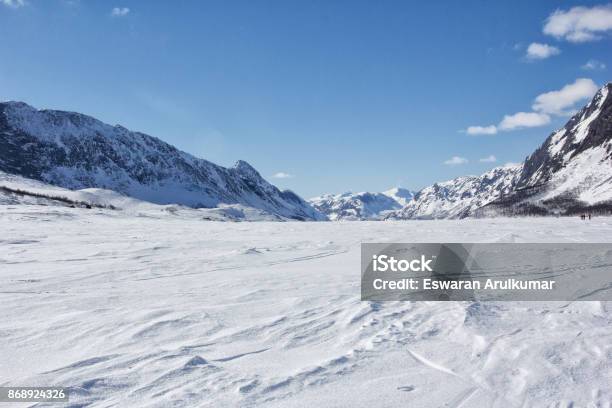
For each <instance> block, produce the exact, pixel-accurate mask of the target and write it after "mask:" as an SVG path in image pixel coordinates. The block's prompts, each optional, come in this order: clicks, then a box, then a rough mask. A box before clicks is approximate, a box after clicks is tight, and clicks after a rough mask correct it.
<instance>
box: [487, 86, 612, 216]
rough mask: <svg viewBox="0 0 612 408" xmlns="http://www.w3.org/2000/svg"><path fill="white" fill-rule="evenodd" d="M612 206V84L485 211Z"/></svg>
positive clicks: (555, 210)
mask: <svg viewBox="0 0 612 408" xmlns="http://www.w3.org/2000/svg"><path fill="white" fill-rule="evenodd" d="M611 210H612V83H608V84H606V85H605V86H604V87H602V88H601V89H600V90H599V91H598V92H597V94H596V95H595V96H594V97H593V99H592V100H591V101H590V102H589V103H588V104H587V105H586V106H585V107H584V108H582V109H581V110H580V111H579V112H578V113H577V114H576V115H574V116H573V117H572V118H571V119H570V120H569V121H568V122H567V124H566V125H565V126H564V127H563V128H561V129H559V130H557V131H556V132H553V133H552V134H551V135H550V136H549V137H548V138H547V139H546V140H545V141H544V143H542V145H541V146H540V147H539V148H538V149H537V150H536V151H535V152H534V153H533V154H531V155H530V156H529V157H527V159H526V160H525V163H524V165H523V171H522V172H521V175H520V177H519V179H518V181H517V183H516V186H515V188H514V189H513V191H512V192H511V194H508V195H505V196H504V197H502V198H500V199H498V200H495V201H494V202H491V203H489V204H488V205H487V206H486V207H484V208H483V209H481V210H479V211H478V214H479V215H486V216H490V215H499V214H503V215H515V214H520V215H523V214H542V215H545V214H568V215H570V214H576V213H580V212H603V213H609V212H610V211H611Z"/></svg>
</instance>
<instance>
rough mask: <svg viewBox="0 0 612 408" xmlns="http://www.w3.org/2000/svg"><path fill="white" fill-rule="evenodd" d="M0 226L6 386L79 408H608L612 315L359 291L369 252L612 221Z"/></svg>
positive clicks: (584, 308)
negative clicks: (384, 245)
mask: <svg viewBox="0 0 612 408" xmlns="http://www.w3.org/2000/svg"><path fill="white" fill-rule="evenodd" d="M0 225H1V226H2V236H1V237H0V276H1V277H2V279H1V280H0V305H1V310H2V311H3V312H4V313H3V314H2V319H0V334H1V335H0V354H1V356H2V361H1V364H0V384H1V385H3V386H9V385H10V386H24V385H29V386H34V385H40V386H43V385H47V386H48V385H56V386H65V387H70V389H71V401H70V405H69V406H72V407H77V406H87V407H91V408H98V407H136V408H137V407H159V408H161V407H169V406H172V407H211V408H212V407H214V408H219V407H266V408H268V407H283V408H292V407H381V406H384V407H402V406H403V407H411V408H430V407H462V408H481V407H505V408H506V407H508V408H510V407H544V406H546V407H570V406H573V407H606V406H609V403H610V401H612V389H611V387H610V378H612V304H611V303H610V302H569V303H568V302H500V303H495V302H487V303H479V302H362V301H360V286H359V283H360V282H359V281H360V273H359V271H360V243H361V242H364V241H372V240H377V241H379V242H609V241H610V239H611V237H612V219H610V218H597V217H596V218H594V219H592V220H591V221H590V222H588V221H580V220H579V219H578V218H576V217H574V218H553V217H547V218H543V217H542V218H513V219H505V218H500V219H473V220H462V221H453V220H438V221H431V220H429V221H412V222H367V221H364V222H359V223H356V222H351V223H349V222H347V223H331V222H327V223H321V222H309V223H303V222H288V223H278V222H274V223H268V222H260V223H217V222H204V221H198V220H195V219H193V218H191V217H182V216H180V215H179V216H175V217H158V218H155V217H149V216H135V215H130V214H126V213H125V212H121V211H113V210H109V209H91V210H88V209H83V208H68V207H50V206H35V205H4V206H2V205H0ZM55 405H57V404H54V405H53V406H55ZM15 406H21V405H20V404H15ZM27 406H31V404H27ZM37 406H38V405H37ZM40 406H51V405H44V404H40Z"/></svg>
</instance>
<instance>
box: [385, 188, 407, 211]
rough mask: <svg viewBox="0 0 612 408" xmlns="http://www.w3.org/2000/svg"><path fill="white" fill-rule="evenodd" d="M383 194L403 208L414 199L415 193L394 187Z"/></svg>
mask: <svg viewBox="0 0 612 408" xmlns="http://www.w3.org/2000/svg"><path fill="white" fill-rule="evenodd" d="M382 193H383V194H384V195H386V196H388V197H391V198H392V199H394V200H395V201H397V202H398V203H400V204H401V205H402V206H404V205H406V204H408V202H409V201H410V200H412V198H413V197H414V191H410V190H408V189H407V188H403V187H394V188H392V189H389V190H387V191H383V192H382Z"/></svg>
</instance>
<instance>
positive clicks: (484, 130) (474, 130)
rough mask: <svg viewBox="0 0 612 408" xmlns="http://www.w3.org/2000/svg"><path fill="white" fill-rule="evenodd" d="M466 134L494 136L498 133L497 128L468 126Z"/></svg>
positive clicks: (491, 126) (493, 126)
mask: <svg viewBox="0 0 612 408" xmlns="http://www.w3.org/2000/svg"><path fill="white" fill-rule="evenodd" d="M465 132H466V133H467V134H468V135H494V134H496V133H497V126H495V125H490V126H468V128H467V129H466V130H465Z"/></svg>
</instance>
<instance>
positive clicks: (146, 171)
mask: <svg viewBox="0 0 612 408" xmlns="http://www.w3.org/2000/svg"><path fill="white" fill-rule="evenodd" d="M0 172H4V175H3V176H2V177H0V182H1V181H3V180H13V181H14V178H11V177H12V175H17V176H20V177H22V178H23V180H35V181H37V182H39V183H46V184H48V185H51V186H57V187H62V188H64V189H69V190H87V189H92V188H93V189H105V190H112V191H114V192H117V193H120V195H125V196H129V197H132V198H134V199H138V200H141V201H142V202H150V203H155V204H158V205H162V206H163V205H170V204H180V205H182V206H186V207H191V208H200V209H201V208H204V209H221V208H222V209H223V210H222V211H221V215H222V216H221V218H223V217H225V216H226V215H227V214H234V216H235V218H236V219H249V217H251V215H252V214H256V217H255V219H279V220H291V219H293V220H325V219H329V220H409V219H437V218H466V217H484V216H500V215H502V216H513V215H572V214H576V213H584V212H601V213H610V212H611V210H612V83H608V84H606V85H605V86H603V87H602V88H601V89H600V90H599V91H598V92H597V93H596V95H595V96H594V97H593V98H592V100H591V101H590V102H589V103H588V104H587V105H586V106H585V107H584V108H582V109H581V110H580V111H579V112H577V113H576V114H575V115H574V116H572V117H571V118H570V119H569V121H568V122H567V123H566V124H565V126H564V127H563V128H561V129H559V130H557V131H555V132H553V133H552V134H550V135H549V136H548V138H546V140H545V141H544V142H543V143H542V145H541V146H540V147H538V148H537V149H536V150H535V151H534V152H533V153H532V154H531V155H529V156H528V157H527V158H526V159H525V161H524V162H523V163H519V164H514V165H506V166H502V167H497V168H494V169H492V170H490V171H488V172H486V173H484V174H482V175H479V176H461V177H457V178H455V179H452V180H449V181H444V182H438V183H434V184H432V185H431V186H428V187H425V188H423V189H422V190H420V191H418V192H412V191H410V190H407V189H403V188H395V189H391V190H388V191H385V192H382V193H371V192H361V193H350V192H349V193H344V194H337V195H332V194H326V195H322V196H319V197H315V198H312V199H310V200H309V201H305V200H303V199H302V198H301V197H299V196H298V195H296V194H295V193H293V192H291V191H289V190H284V191H281V190H279V189H278V188H276V187H275V186H273V185H272V184H270V183H268V182H267V181H266V180H264V178H263V177H262V176H261V175H260V174H259V173H258V172H257V170H255V169H254V168H253V167H252V166H251V165H249V164H248V163H247V162H245V161H238V162H237V163H236V164H235V166H234V167H232V168H225V167H222V166H219V165H216V164H214V163H211V162H209V161H207V160H204V159H200V158H196V157H194V156H192V155H190V154H188V153H185V152H182V151H180V150H178V149H177V148H175V147H174V146H171V145H170V144H168V143H166V142H163V141H161V140H159V139H157V138H155V137H152V136H149V135H146V134H144V133H140V132H133V131H130V130H128V129H126V128H124V127H122V126H119V125H116V126H111V125H108V124H105V123H103V122H101V121H99V120H97V119H94V118H92V117H90V116H86V115H83V114H79V113H74V112H64V111H57V110H37V109H35V108H33V107H31V106H29V105H27V104H25V103H23V102H6V103H0ZM20 180H21V179H20ZM23 180H21V181H20V183H21V184H19V185H25V186H31V185H32V183H30V182H25V181H23ZM0 184H1V183H0ZM37 186H38V185H37ZM39 187H40V186H38V188H39ZM0 188H4V190H2V189H0V195H2V194H4V195H5V197H4V199H2V197H0V203H2V202H18V201H19V200H20V198H19V197H22V196H23V194H25V193H27V192H24V191H20V190H19V189H17V190H15V189H14V188H12V187H10V186H4V185H0ZM47 190H49V189H47ZM51 190H52V189H51ZM53 191H54V190H53ZM90 193H91V192H86V194H85V195H84V196H85V197H91V194H90ZM71 194H72V193H66V194H64V195H68V196H70V195H71ZM26 195H27V194H26ZM81 196H82V194H81V195H78V197H81ZM103 196H104V197H109V194H107V193H104V194H103ZM110 196H112V197H115V196H113V195H112V194H111V195H110ZM7 197H8V198H7ZM28 200H29V202H30V201H31V202H39V203H40V202H41V200H43V201H44V200H46V198H44V197H39V196H37V195H36V194H34V195H30V196H29V198H28ZM94 201H95V200H94ZM98 201H100V200H98ZM102 201H104V202H105V203H107V204H108V203H110V202H109V201H108V200H106V201H105V200H102ZM111 201H112V200H111ZM44 202H46V203H51V202H53V203H57V202H62V201H61V200H59V201H58V200H57V197H55V198H52V200H51V201H48V200H47V201H44ZM96 202H97V201H96ZM112 202H116V200H115V201H112ZM64 203H66V202H64ZM76 203H81V201H78V200H77V201H76ZM109 205H112V204H109ZM140 207H141V205H140V204H139V208H140ZM215 214H216V215H215V217H216V216H218V215H219V213H215ZM241 214H242V215H241ZM245 214H246V215H245ZM215 219H216V218H215Z"/></svg>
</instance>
